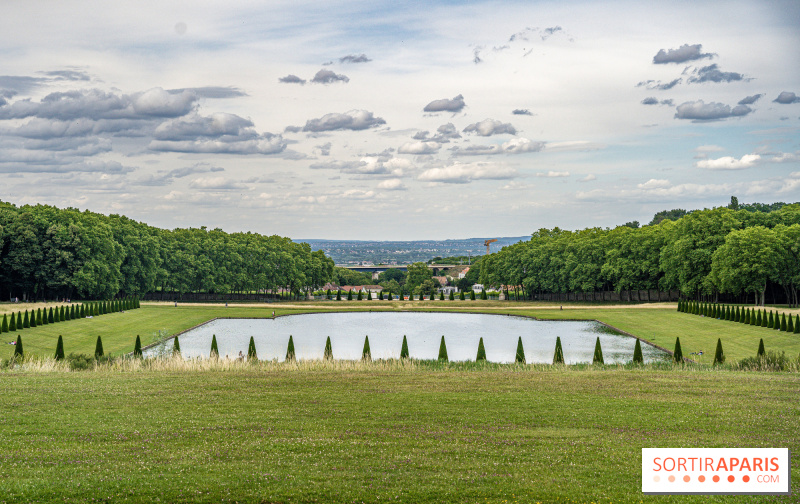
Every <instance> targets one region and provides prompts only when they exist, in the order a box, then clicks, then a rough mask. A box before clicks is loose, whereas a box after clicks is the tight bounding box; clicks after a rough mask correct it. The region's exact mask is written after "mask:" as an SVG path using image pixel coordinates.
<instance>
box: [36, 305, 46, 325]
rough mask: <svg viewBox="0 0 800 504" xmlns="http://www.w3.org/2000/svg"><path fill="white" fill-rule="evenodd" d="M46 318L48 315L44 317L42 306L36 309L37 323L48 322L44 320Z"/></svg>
mask: <svg viewBox="0 0 800 504" xmlns="http://www.w3.org/2000/svg"><path fill="white" fill-rule="evenodd" d="M46 318H47V317H44V318H43V317H42V309H41V308H39V309H37V310H36V325H43V324H46V323H47V322H42V321H43V320H44V319H46Z"/></svg>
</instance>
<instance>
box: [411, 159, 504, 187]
mask: <svg viewBox="0 0 800 504" xmlns="http://www.w3.org/2000/svg"><path fill="white" fill-rule="evenodd" d="M518 176H519V173H518V172H517V170H516V169H514V168H511V167H508V166H503V165H498V164H495V163H459V162H456V163H454V164H452V165H449V166H445V167H442V168H430V169H428V170H425V171H424V172H422V173H421V174H420V175H419V177H418V179H419V180H422V181H425V182H443V183H447V184H466V183H469V182H472V181H474V180H505V179H513V178H516V177H518Z"/></svg>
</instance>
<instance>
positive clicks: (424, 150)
mask: <svg viewBox="0 0 800 504" xmlns="http://www.w3.org/2000/svg"><path fill="white" fill-rule="evenodd" d="M440 148H441V145H439V144H438V143H437V142H421V141H420V142H406V143H404V144H403V145H401V146H400V147H399V148H398V149H397V152H399V153H400V154H415V155H423V154H434V153H436V152H437V151H438V150H439V149H440Z"/></svg>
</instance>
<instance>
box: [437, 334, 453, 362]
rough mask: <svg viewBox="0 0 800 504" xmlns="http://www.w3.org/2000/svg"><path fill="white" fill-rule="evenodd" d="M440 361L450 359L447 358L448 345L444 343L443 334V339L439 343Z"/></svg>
mask: <svg viewBox="0 0 800 504" xmlns="http://www.w3.org/2000/svg"><path fill="white" fill-rule="evenodd" d="M438 360H439V362H448V361H449V360H450V359H448V358H447V345H445V344H444V335H442V341H441V342H440V343H439V357H438Z"/></svg>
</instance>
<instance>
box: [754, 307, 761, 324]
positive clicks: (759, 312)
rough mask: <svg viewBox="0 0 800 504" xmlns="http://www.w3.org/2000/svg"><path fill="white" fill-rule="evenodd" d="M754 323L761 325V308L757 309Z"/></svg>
mask: <svg viewBox="0 0 800 504" xmlns="http://www.w3.org/2000/svg"><path fill="white" fill-rule="evenodd" d="M754 325H757V326H759V327H761V310H758V313H757V314H756V323H755V324H754Z"/></svg>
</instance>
